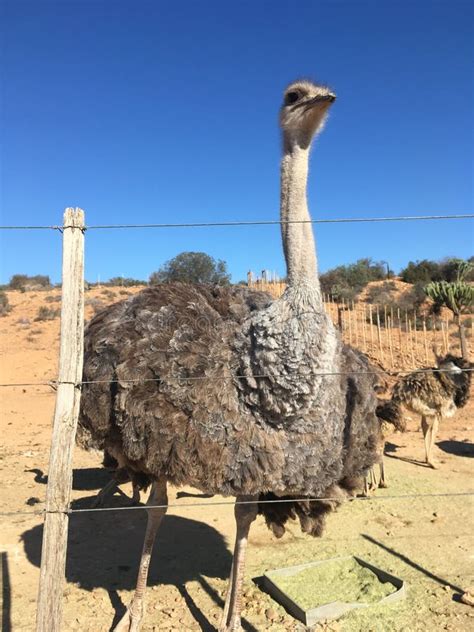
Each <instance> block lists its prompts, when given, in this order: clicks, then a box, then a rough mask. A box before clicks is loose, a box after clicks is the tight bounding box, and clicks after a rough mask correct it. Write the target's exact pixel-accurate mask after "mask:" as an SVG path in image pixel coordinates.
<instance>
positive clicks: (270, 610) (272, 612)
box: [265, 608, 278, 621]
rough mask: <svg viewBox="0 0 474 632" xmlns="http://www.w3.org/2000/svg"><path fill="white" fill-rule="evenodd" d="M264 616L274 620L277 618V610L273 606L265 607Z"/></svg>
mask: <svg viewBox="0 0 474 632" xmlns="http://www.w3.org/2000/svg"><path fill="white" fill-rule="evenodd" d="M265 616H266V618H267V619H268V620H269V621H275V619H277V618H278V612H277V611H276V610H275V609H274V608H267V609H266V610H265Z"/></svg>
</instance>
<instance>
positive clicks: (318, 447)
mask: <svg viewBox="0 0 474 632" xmlns="http://www.w3.org/2000/svg"><path fill="white" fill-rule="evenodd" d="M280 303H283V305H281V304H280ZM281 312H283V316H282V314H281ZM291 312H292V310H291V306H289V305H288V304H286V302H285V301H284V300H283V301H281V302H280V301H274V302H272V299H271V298H270V297H269V296H267V295H265V294H262V293H260V292H254V291H247V290H244V289H241V288H221V287H215V288H209V287H204V286H202V287H196V286H189V285H173V286H171V285H162V286H158V287H155V288H149V289H146V290H144V291H142V292H140V293H139V294H136V295H134V296H133V297H131V298H129V299H128V300H126V301H123V302H121V303H117V304H115V305H112V306H111V307H109V308H108V309H106V310H105V311H103V312H101V313H100V314H98V315H97V316H96V317H95V318H94V319H93V320H92V321H91V322H90V324H89V326H88V328H87V331H86V336H85V362H84V381H85V382H86V384H84V386H83V392H82V405H81V416H80V423H79V431H78V442H79V443H80V444H81V445H82V446H83V447H86V448H91V447H92V448H96V449H101V450H103V449H105V450H107V452H108V453H109V454H111V455H112V456H113V457H114V458H115V459H117V461H118V463H119V465H120V467H126V468H127V469H128V470H129V471H130V472H132V473H133V472H136V473H137V474H138V473H140V474H141V475H145V476H147V477H151V478H158V477H161V476H165V477H166V479H167V480H168V481H170V482H171V483H173V484H174V485H177V486H179V485H184V484H186V485H192V486H194V487H197V488H198V489H201V490H202V491H205V492H207V493H220V494H225V495H236V494H260V493H267V492H272V493H277V494H286V495H288V494H295V495H298V496H301V495H307V496H324V495H328V492H329V490H332V489H333V487H334V485H335V484H340V485H341V486H342V487H343V488H344V485H345V481H347V480H350V479H352V478H354V477H359V476H362V475H363V474H364V472H365V471H366V470H367V468H369V467H370V465H371V464H372V462H373V459H374V454H375V446H376V437H377V423H376V418H375V414H374V410H375V394H374V389H373V385H372V376H371V375H364V374H358V375H356V374H355V373H357V372H359V371H367V369H368V366H369V365H368V363H367V360H366V359H365V357H364V356H362V354H359V353H357V352H355V351H353V350H352V349H350V348H349V347H346V346H341V343H340V342H339V340H338V339H337V338H336V337H334V340H331V341H330V342H329V343H327V342H326V343H325V342H324V341H321V342H320V344H319V345H317V348H316V349H314V348H312V344H311V343H312V341H311V336H309V337H308V340H307V342H308V346H307V348H306V345H303V348H302V347H301V345H296V346H297V347H298V348H299V352H297V353H296V354H295V355H296V356H297V357H295V358H292V357H291V354H289V353H285V354H283V355H280V353H279V345H278V344H277V343H276V342H275V340H276V339H277V338H278V337H281V336H287V337H289V336H294V337H296V336H297V335H300V333H301V331H302V330H304V331H305V332H306V334H308V330H309V331H312V330H314V329H315V328H316V327H320V326H321V323H318V322H317V321H318V319H317V318H316V319H313V320H315V321H316V322H315V323H313V324H312V325H310V324H309V323H308V324H307V326H306V327H298V328H297V329H296V330H295V329H294V326H295V322H294V315H292V313H291ZM277 315H279V318H277ZM300 317H301V315H298V319H300ZM318 338H319V336H318ZM303 342H304V341H303ZM326 348H328V349H330V350H331V351H332V352H333V353H334V350H337V356H340V357H341V359H342V363H341V364H338V362H337V360H336V359H335V365H334V369H335V370H336V371H338V370H339V371H341V372H354V375H349V376H348V375H335V376H329V377H328V376H321V377H317V378H315V377H314V374H315V373H316V372H317V370H318V366H316V368H314V362H313V366H312V365H311V364H310V362H309V359H310V358H313V357H314V356H316V354H320V353H321V351H324V349H326ZM333 349H334V350H333ZM305 353H306V354H307V355H308V362H306V363H302V362H301V360H302V357H303V358H304V354H305ZM298 354H300V355H298ZM335 355H336V354H335ZM292 362H294V363H295V365H296V362H298V363H299V364H298V370H297V371H296V368H295V367H294V366H292ZM295 372H297V375H298V379H297V380H295V379H294V377H293V374H294V373H295ZM240 376H243V377H240ZM254 376H257V377H254ZM258 376H260V377H258ZM108 380H114V382H113V383H112V384H108V383H107V381H108ZM128 380H130V381H128ZM143 380H149V381H143ZM87 382H97V383H87ZM315 382H316V383H317V384H316V385H317V386H318V387H319V388H314V383H315ZM341 410H343V411H345V412H344V413H343V414H341V413H340V411H341ZM262 507H265V506H264V505H263V506H262ZM262 511H263V513H265V509H264V508H263V509H262Z"/></svg>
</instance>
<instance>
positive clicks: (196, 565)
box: [22, 498, 257, 632]
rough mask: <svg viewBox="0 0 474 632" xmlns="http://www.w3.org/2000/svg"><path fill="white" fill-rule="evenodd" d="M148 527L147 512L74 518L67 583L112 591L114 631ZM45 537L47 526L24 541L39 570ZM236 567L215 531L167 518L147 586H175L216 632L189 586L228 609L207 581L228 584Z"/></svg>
mask: <svg viewBox="0 0 474 632" xmlns="http://www.w3.org/2000/svg"><path fill="white" fill-rule="evenodd" d="M91 501H92V499H91V498H83V499H81V500H79V501H76V502H74V503H73V505H72V508H73V509H82V508H86V507H87V508H88V507H90V506H91ZM113 506H115V507H117V506H120V501H119V500H118V499H114V500H113ZM145 524H146V512H145V511H140V510H133V511H104V512H100V513H79V514H72V515H71V518H70V523H69V534H70V535H69V543H68V556H67V564H66V579H67V581H68V582H74V583H77V584H78V585H79V586H80V587H81V588H82V589H84V590H93V589H94V588H103V589H105V590H107V591H108V593H109V597H110V600H111V603H112V606H113V607H114V609H115V619H114V623H113V625H115V624H116V623H117V622H118V621H119V620H120V618H121V617H122V615H123V614H124V612H125V605H124V604H123V602H122V600H121V599H120V596H119V595H118V592H117V591H118V590H133V589H134V588H135V582H136V575H137V569H138V562H139V559H140V553H141V548H142V544H143V537H144V533H145ZM42 536H43V527H42V525H39V526H36V527H34V528H33V529H30V530H28V531H25V532H24V533H23V535H22V540H23V544H24V549H25V553H26V555H27V557H28V560H29V561H30V562H31V563H33V564H34V565H35V566H39V565H40V559H41V558H40V556H41V540H42ZM231 562H232V556H231V554H230V552H229V551H228V550H227V546H226V542H225V540H224V538H223V536H222V535H221V534H220V533H219V532H218V531H216V529H214V528H213V527H210V526H209V525H207V524H205V523H202V522H198V521H196V520H190V519H188V518H182V517H180V516H173V515H168V516H165V518H164V520H163V523H162V525H161V527H160V530H159V532H158V536H157V539H156V545H155V551H154V553H153V557H152V561H151V564H150V572H149V577H148V585H149V586H153V585H155V584H172V585H174V586H176V587H177V588H178V590H179V591H180V593H181V594H182V596H183V597H184V599H185V601H186V604H187V605H188V607H189V610H190V612H191V614H192V615H193V616H194V618H195V620H196V622H197V623H198V625H199V626H200V628H201V630H204V631H205V632H213V631H214V630H215V627H214V626H213V625H212V624H211V623H210V622H209V620H208V619H207V618H206V616H205V614H204V613H203V612H201V610H200V609H199V607H198V606H197V605H196V604H195V603H194V601H193V599H192V597H191V595H190V594H189V593H188V592H187V589H186V583H187V582H190V581H198V582H199V583H200V585H201V586H202V588H203V590H204V591H205V592H206V593H207V594H208V595H209V597H210V598H211V599H212V600H213V601H214V603H215V604H216V605H217V606H219V607H223V606H224V603H223V600H222V599H221V597H220V595H219V594H218V593H217V592H216V591H215V590H214V588H213V587H212V586H210V584H209V583H208V582H207V580H206V577H216V578H220V579H227V578H228V577H229V574H230V568H231ZM242 626H243V629H244V630H246V631H247V632H257V631H256V630H255V628H254V627H253V626H252V625H250V624H249V623H248V622H246V621H244V620H243V621H242Z"/></svg>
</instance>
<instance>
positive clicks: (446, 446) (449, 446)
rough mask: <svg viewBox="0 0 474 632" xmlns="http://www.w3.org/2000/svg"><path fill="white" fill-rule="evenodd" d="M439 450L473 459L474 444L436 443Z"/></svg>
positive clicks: (456, 442) (462, 442)
mask: <svg viewBox="0 0 474 632" xmlns="http://www.w3.org/2000/svg"><path fill="white" fill-rule="evenodd" d="M436 445H437V446H438V448H439V449H440V450H443V452H447V453H448V454H455V455H456V456H467V457H470V458H471V459H472V458H473V457H474V444H473V443H471V442H470V441H454V440H450V441H438V443H437V444H436Z"/></svg>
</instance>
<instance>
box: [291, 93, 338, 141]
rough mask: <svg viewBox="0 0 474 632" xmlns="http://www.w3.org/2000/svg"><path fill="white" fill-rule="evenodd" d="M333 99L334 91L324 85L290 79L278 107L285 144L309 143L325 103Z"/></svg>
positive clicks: (324, 113)
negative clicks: (279, 108) (290, 81)
mask: <svg viewBox="0 0 474 632" xmlns="http://www.w3.org/2000/svg"><path fill="white" fill-rule="evenodd" d="M335 100H336V95H335V94H334V93H333V92H332V91H331V90H330V89H329V88H327V87H326V86H318V85H317V84H315V83H313V82H311V81H307V80H300V81H294V82H293V83H290V85H289V86H288V87H287V88H286V90H285V93H284V96H283V105H282V106H281V110H280V125H281V128H282V130H283V137H284V141H285V144H286V145H287V146H292V145H294V144H297V145H299V146H300V147H303V148H307V147H309V145H310V144H311V141H312V140H313V138H314V136H315V135H316V134H317V133H318V132H320V131H321V130H322V128H323V126H324V122H325V120H326V118H327V114H328V110H329V106H330V105H331V103H333V102H334V101H335Z"/></svg>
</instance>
